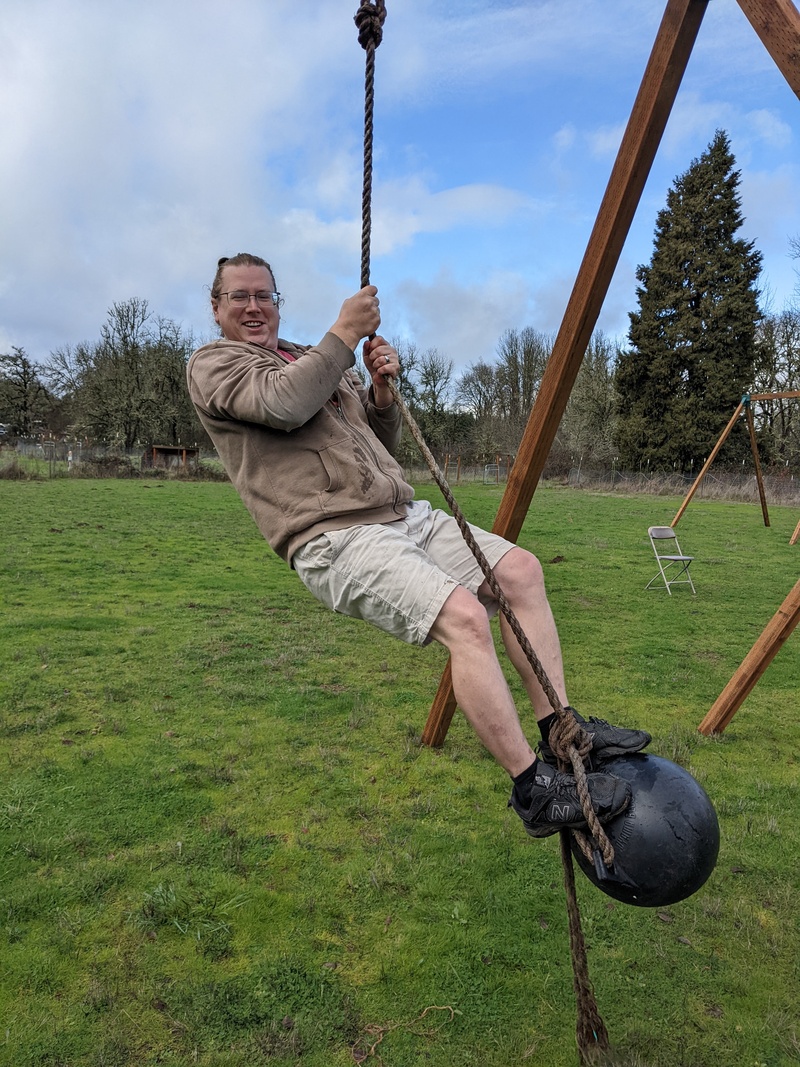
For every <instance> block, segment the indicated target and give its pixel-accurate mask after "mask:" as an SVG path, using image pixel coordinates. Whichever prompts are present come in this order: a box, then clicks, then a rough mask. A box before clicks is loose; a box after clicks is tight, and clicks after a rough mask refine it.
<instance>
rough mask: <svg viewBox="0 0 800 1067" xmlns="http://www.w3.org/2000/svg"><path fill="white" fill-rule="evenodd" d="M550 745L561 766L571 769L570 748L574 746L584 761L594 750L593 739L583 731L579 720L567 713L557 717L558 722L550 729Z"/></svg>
mask: <svg viewBox="0 0 800 1067" xmlns="http://www.w3.org/2000/svg"><path fill="white" fill-rule="evenodd" d="M548 744H549V745H550V748H552V750H553V753H554V755H555V757H556V759H558V761H559V764H562V763H563V764H564V765H565V766H567V767H569V766H570V764H571V762H572V760H571V758H570V748H571V747H572V746H573V745H574V746H575V748H576V749H577V752H578V756H579V757H580V758H581V759H582V760H584V759H585V758H586V757H587V756H588V755H589V753H590V752H591V750H592V739H591V738H590V737H589V735H588V734H587V733H586V731H585V730H584V729H583V727H582V726H581V724H580V723H579V722H578V720H577V719H575V718H573V716H572V715H570V714H569V712H567V713H566V714H561V715H558V716H557V717H556V721H555V722H554V723H553V725H552V726H551V727H550V736H549V737H548Z"/></svg>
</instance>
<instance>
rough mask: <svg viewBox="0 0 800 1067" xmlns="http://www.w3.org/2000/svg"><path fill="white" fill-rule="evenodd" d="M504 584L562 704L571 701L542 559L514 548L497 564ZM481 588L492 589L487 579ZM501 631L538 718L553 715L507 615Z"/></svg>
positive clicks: (509, 598)
mask: <svg viewBox="0 0 800 1067" xmlns="http://www.w3.org/2000/svg"><path fill="white" fill-rule="evenodd" d="M494 574H495V577H496V578H497V581H498V584H499V585H500V588H501V589H502V590H503V593H504V594H505V596H506V599H507V600H508V603H509V606H510V607H511V610H512V611H513V612H514V615H515V616H516V617H517V620H518V621H519V624H520V626H521V627H522V630H523V632H524V633H525V636H526V637H527V638H528V640H529V641H530V643H531V645H532V647H533V650H534V652H535V653H536V655H537V657H538V658H539V661H540V662H541V665H542V667H543V668H544V672H545V674H546V675H547V677H548V678H549V679H550V684H551V685H552V686H553V688H554V689H555V691H556V693H557V694H558V697H559V699H560V700H561V703H562V705H566V704H567V703H568V700H567V691H566V684H565V681H564V664H563V662H562V659H561V644H560V642H559V639H558V630H557V629H556V624H555V620H554V618H553V612H552V611H551V610H550V603H549V601H548V599H547V593H546V592H545V587H544V575H543V573H542V567H541V564H540V563H539V561H538V559H536V557H535V556H532V555H531V554H530V552H526V551H524V549H521V548H512V549H511V551H510V552H507V553H506V555H505V556H503V558H502V559H501V560H500V562H499V563H498V564H497V566H496V567H495V568H494ZM481 592H487V593H488V592H489V590H488V585H487V584H486V583H484V585H483V586H482V587H481ZM500 632H501V634H502V637H503V643H504V644H505V646H506V651H507V652H508V656H509V659H510V660H511V662H512V664H513V665H514V669H515V670H516V672H517V673H518V674H519V676H520V678H521V679H522V682H523V685H524V686H525V689H526V691H527V693H528V696H529V698H530V701H531V704H532V705H533V710H534V713H535V715H536V718H537V719H543V718H545V717H546V716H547V715H551V714H552V713H553V711H554V708H553V707H552V705H551V704H550V701H549V700H548V698H547V696H546V695H545V693H544V690H543V689H542V687H541V685H539V681H538V679H537V677H536V675H535V674H534V671H533V668H532V667H531V665H530V663H529V662H528V657H527V656H526V655H525V653H524V652H523V651H522V649H521V648H520V646H519V642H518V641H517V639H516V637H515V636H514V634H513V632H512V630H511V627H510V626H509V624H508V621H507V620H506V618H505V616H504V615H502V614H501V616H500Z"/></svg>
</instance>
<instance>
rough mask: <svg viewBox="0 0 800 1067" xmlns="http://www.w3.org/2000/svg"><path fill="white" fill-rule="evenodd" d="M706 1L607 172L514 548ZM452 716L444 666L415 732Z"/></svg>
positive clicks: (658, 50) (515, 473)
mask: <svg viewBox="0 0 800 1067" xmlns="http://www.w3.org/2000/svg"><path fill="white" fill-rule="evenodd" d="M707 4H708V0H668V2H667V6H666V10H665V12H664V16H663V18H662V21H661V25H660V27H659V30H658V33H657V35H656V40H655V43H654V45H653V49H652V52H651V54H650V58H649V60H648V63H647V67H646V69H645V73H644V77H643V79H642V83H641V86H640V88H639V92H638V95H637V97H636V100H635V102H634V105H633V110H632V111H631V115H630V118H629V120H628V125H627V127H626V130H625V134H624V136H623V138H622V143H621V145H620V148H619V152H618V153H617V158H616V161H615V163H614V168H613V170H612V172H611V176H610V178H609V181H608V186H607V187H606V192H605V195H604V197H603V201H602V203H601V205H600V209H599V211H598V214H597V219H596V220H595V224H594V228H593V230H592V233H591V236H590V237H589V243H588V245H587V248H586V252H585V254H584V257H583V261H582V263H581V266H580V269H579V271H578V276H577V278H576V280H575V284H574V286H573V289H572V295H571V297H570V300H569V303H568V304H567V308H566V311H565V313H564V319H563V321H562V323H561V328H560V330H559V332H558V335H557V337H556V340H555V344H554V346H553V352H552V354H551V356H550V359H549V360H548V362H547V368H546V370H545V373H544V375H543V377H542V382H541V386H540V389H539V393H538V395H537V397H536V401H535V403H534V406H533V409H532V410H531V414H530V417H529V419H528V423H527V426H526V429H525V433H524V435H523V438H522V441H521V442H520V447H519V451H518V452H517V456H516V461H515V463H514V466H513V468H512V469H511V470H510V471H509V475H508V482H507V485H506V489H505V492H504V493H503V497H502V499H501V501H500V506H499V508H498V512H497V516H496V518H495V521H494V524H493V526H492V530H493V532H494V533H498V534H500V535H501V536H502V537H506V538H507V539H508V540H509V541H516V539H517V537H518V536H519V532H520V530H521V528H522V523H523V522H524V520H525V516H526V515H527V512H528V508H529V506H530V503H531V500H532V499H533V494H534V492H535V489H536V485H537V483H538V481H539V478H540V477H541V474H542V471H543V469H544V465H545V463H546V461H547V456H548V454H549V452H550V448H551V446H552V444H553V441H554V439H555V435H556V432H557V430H558V426H559V423H560V422H561V417H562V415H563V414H564V409H565V408H566V406H567V401H568V399H569V396H570V393H571V392H572V387H573V385H574V384H575V378H576V377H577V375H578V371H579V370H580V366H581V362H582V361H583V356H584V353H585V352H586V348H587V345H588V344H589V340H590V338H591V335H592V332H593V330H594V328H595V326H596V324H597V319H598V317H599V315H600V311H601V309H602V306H603V301H604V300H605V296H606V293H607V292H608V287H609V285H610V284H611V279H612V276H613V274H614V270H615V268H616V265H617V262H618V260H619V257H620V254H621V252H622V248H623V245H624V243H625V238H626V237H627V234H628V230H629V229H630V225H631V222H632V221H633V216H634V214H635V211H636V207H637V205H638V203H639V200H640V198H641V195H642V191H643V190H644V186H645V182H646V181H647V176H648V174H649V173H650V168H651V166H652V163H653V159H654V158H655V154H656V151H657V149H658V146H659V144H660V141H661V137H662V135H663V132H664V128H665V126H666V124H667V119H668V118H669V115H670V111H671V110H672V105H673V103H674V101H675V97H676V96H677V92H678V88H679V86H680V83H681V79H682V78H683V74H684V71H685V70H686V65H687V63H688V62H689V56H690V55H691V52H692V47H693V45H694V42H695V39H696V37H697V33H698V30H699V29H700V24H701V22H702V19H703V15H704V14H705V11H706V7H707ZM455 709H456V699H455V694H454V693H453V681H452V672H451V667H450V663H449V661H448V663H447V665H446V667H445V670H444V673H443V675H442V678H441V680H440V682H439V688H438V690H437V693H436V696H435V697H434V701H433V704H432V706H431V710H430V712H429V714H428V720H427V723H426V725H425V729H424V731H423V733H422V741H423V743H424V744H427V745H433V746H438V745H441V744H443V743H444V739H445V737H446V735H447V731H448V729H449V727H450V723H451V721H452V719H453V715H454V714H455Z"/></svg>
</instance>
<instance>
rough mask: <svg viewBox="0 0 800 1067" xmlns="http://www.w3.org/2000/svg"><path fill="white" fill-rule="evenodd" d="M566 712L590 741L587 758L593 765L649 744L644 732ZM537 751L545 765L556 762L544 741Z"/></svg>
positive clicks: (647, 735) (574, 711)
mask: <svg viewBox="0 0 800 1067" xmlns="http://www.w3.org/2000/svg"><path fill="white" fill-rule="evenodd" d="M567 711H571V712H572V714H573V715H574V716H575V718H576V720H577V721H578V722H579V723H580V724H581V726H582V727H583V728H584V730H585V731H586V733H587V734H588V735H589V737H590V738H591V739H592V751H591V752H590V753H589V756H590V759H591V761H592V763H593V764H595V763H597V764H599V763H602V762H603V760H606V759H613V757H614V756H629V755H631V754H632V753H634V752H641V750H642V749H643V748H646V746H647V745H649V744H650V741H651V737H650V734H649V733H648V732H647V731H646V730H627V729H626V728H625V727H624V726H612V725H611V723H610V722H606V720H605V719H596V718H594V716H592V717H590V718H589V719H588V720H587V719H584V718H583V716H582V715H579V714H578V713H577V711H576V710H575V709H574V708H567ZM538 751H539V754H540V756H541V757H542V759H543V760H544V761H545V763H553V764H555V763H557V762H558V760H557V759H556V757H555V754H554V753H553V750H552V748H550V746H549V745H548V743H547V742H546V741H542V742H541V743H540V744H539V746H538Z"/></svg>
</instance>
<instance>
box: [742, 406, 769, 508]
mask: <svg viewBox="0 0 800 1067" xmlns="http://www.w3.org/2000/svg"><path fill="white" fill-rule="evenodd" d="M745 415H746V416H747V431H748V433H749V434H750V451H751V452H752V453H753V463H754V464H755V468H756V484H757V485H758V496H759V499H760V500H761V514H762V515H763V516H764V525H765V526H769V512H768V511H767V494H766V493H765V492H764V479H763V478H762V477H761V460H760V459H759V456H758V443H757V442H756V428H755V426H754V425H753V407H752V405H751V404H747V405H746V406H745Z"/></svg>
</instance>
